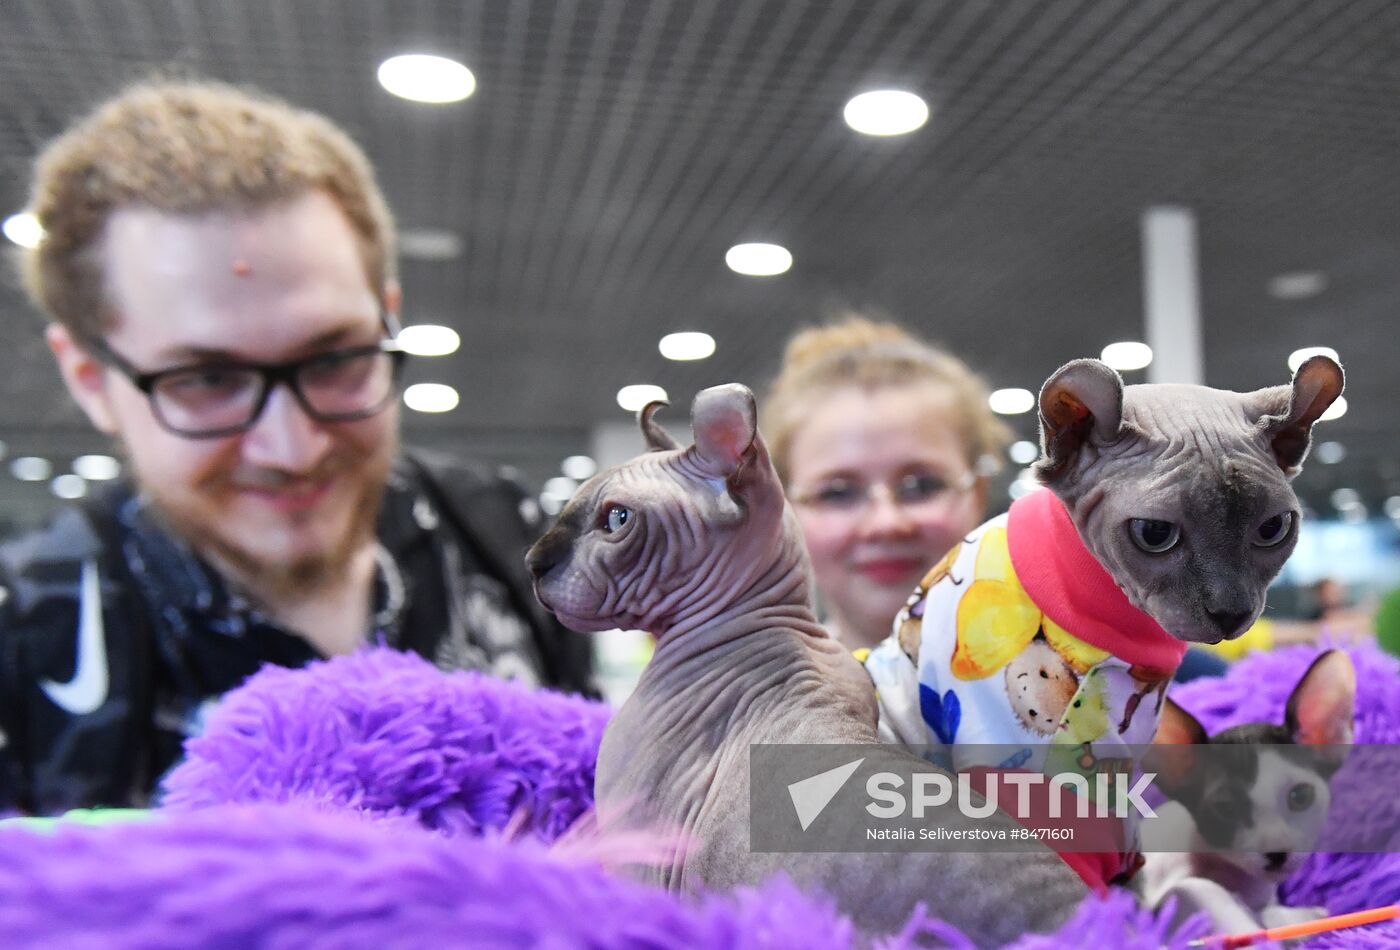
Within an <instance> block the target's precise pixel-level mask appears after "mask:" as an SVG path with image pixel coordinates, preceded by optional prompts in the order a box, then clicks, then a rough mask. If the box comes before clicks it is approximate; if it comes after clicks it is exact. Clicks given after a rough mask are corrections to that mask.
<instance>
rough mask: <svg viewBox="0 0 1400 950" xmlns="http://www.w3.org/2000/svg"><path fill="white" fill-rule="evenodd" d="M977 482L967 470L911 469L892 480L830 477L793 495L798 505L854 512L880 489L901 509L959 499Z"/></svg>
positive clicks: (864, 505)
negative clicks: (956, 473) (949, 473)
mask: <svg viewBox="0 0 1400 950" xmlns="http://www.w3.org/2000/svg"><path fill="white" fill-rule="evenodd" d="M976 483H977V476H976V475H974V474H973V473H971V472H964V473H963V474H961V475H959V476H955V477H954V476H946V475H942V474H939V473H936V472H910V473H908V474H905V475H901V476H900V477H899V478H897V479H895V480H894V481H891V482H880V481H875V482H867V481H864V480H862V479H858V478H844V477H838V478H830V479H827V480H826V481H824V482H821V483H819V484H817V485H814V486H812V487H810V488H804V489H796V490H794V491H793V492H791V493H790V495H789V497H790V498H791V499H792V501H793V503H794V504H797V505H802V506H803V507H806V508H811V509H814V510H817V511H824V512H840V513H843V514H853V513H855V512H858V511H862V510H864V509H865V507H866V506H867V505H868V504H870V503H871V501H872V499H873V498H874V495H875V494H876V493H877V492H885V493H887V495H888V497H889V500H890V502H891V503H892V504H894V505H896V506H897V507H900V508H918V507H922V506H925V505H937V504H944V503H947V502H950V501H952V500H953V499H956V498H957V497H959V496H960V495H962V494H963V493H964V492H966V491H967V490H968V489H970V488H972V486H973V485H975V484H976Z"/></svg>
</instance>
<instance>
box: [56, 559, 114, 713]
mask: <svg viewBox="0 0 1400 950" xmlns="http://www.w3.org/2000/svg"><path fill="white" fill-rule="evenodd" d="M78 596H79V602H80V606H79V608H78V658H77V662H76V663H75V669H74V670H73V678H72V679H71V680H69V681H68V682H66V683H55V682H54V681H53V680H44V681H43V682H42V683H40V684H39V685H40V686H41V687H42V688H43V690H44V692H45V693H47V694H48V697H49V699H51V700H53V703H54V705H55V706H58V707H59V708H60V709H64V710H67V711H68V712H70V713H72V714H73V715H75V716H86V715H87V714H88V713H90V712H92V711H93V710H95V709H97V708H98V707H99V706H101V705H102V704H103V703H105V702H106V701H107V687H108V685H109V681H108V677H107V635H106V633H104V632H103V629H102V589H101V585H100V584H99V581H98V576H97V562H96V561H94V560H92V559H88V560H86V561H84V562H83V574H82V580H81V582H80V584H79V594H78Z"/></svg>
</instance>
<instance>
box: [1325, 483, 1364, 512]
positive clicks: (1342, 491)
mask: <svg viewBox="0 0 1400 950" xmlns="http://www.w3.org/2000/svg"><path fill="white" fill-rule="evenodd" d="M1329 500H1330V501H1331V502H1332V507H1333V508H1336V509H1337V510H1338V511H1340V510H1341V509H1343V508H1350V507H1351V506H1352V505H1359V504H1361V495H1360V493H1358V492H1357V490H1356V489H1355V488H1338V489H1337V490H1336V491H1334V492H1332V494H1331V496H1330V499H1329Z"/></svg>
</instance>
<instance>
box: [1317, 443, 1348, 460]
mask: <svg viewBox="0 0 1400 950" xmlns="http://www.w3.org/2000/svg"><path fill="white" fill-rule="evenodd" d="M1313 455H1314V456H1315V457H1316V458H1317V460H1318V461H1319V462H1321V463H1322V464H1323V465H1336V464H1337V463H1338V462H1340V461H1341V460H1342V459H1344V458H1346V457H1347V450H1346V446H1344V445H1342V443H1340V442H1319V443H1318V445H1317V448H1316V449H1314V450H1313Z"/></svg>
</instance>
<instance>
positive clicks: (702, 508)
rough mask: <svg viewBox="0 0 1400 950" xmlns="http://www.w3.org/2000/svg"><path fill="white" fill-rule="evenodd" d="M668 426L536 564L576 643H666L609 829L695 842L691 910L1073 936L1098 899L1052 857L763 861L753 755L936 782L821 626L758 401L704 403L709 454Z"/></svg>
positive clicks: (633, 723)
mask: <svg viewBox="0 0 1400 950" xmlns="http://www.w3.org/2000/svg"><path fill="white" fill-rule="evenodd" d="M655 409H656V406H655V405H653V406H649V407H648V408H647V410H644V412H643V417H642V425H643V430H644V432H645V433H646V435H647V439H648V444H649V445H650V446H651V447H652V451H651V452H649V453H648V454H646V455H644V456H642V457H640V458H638V459H635V460H633V461H631V462H629V463H626V464H624V465H621V466H619V467H617V468H614V469H610V470H608V471H605V472H603V473H600V474H599V475H597V476H595V477H594V478H593V479H591V480H590V481H588V482H587V483H586V484H585V485H584V486H583V487H582V488H581V489H580V491H579V493H578V494H577V495H576V496H575V498H574V499H573V500H571V501H570V503H569V504H568V506H567V507H566V508H565V509H564V511H563V512H562V513H561V515H560V518H559V521H558V523H557V524H556V526H555V527H554V528H553V529H551V530H550V531H549V532H548V533H547V534H546V535H545V536H544V537H543V538H541V539H540V541H539V542H538V543H537V544H536V545H535V546H534V547H533V548H532V549H531V551H530V553H529V555H528V558H527V561H528V563H529V566H530V569H531V571H532V572H533V574H534V576H535V578H536V591H537V593H538V595H539V597H540V600H541V602H543V603H544V604H545V606H547V607H549V608H550V609H551V610H553V611H554V612H555V613H556V614H557V615H558V617H559V618H560V620H562V621H563V622H564V623H565V624H566V625H568V626H570V627H573V628H574V629H577V630H586V631H596V630H602V629H607V628H611V627H619V626H621V627H630V628H640V629H645V630H648V631H650V632H651V633H653V634H654V635H655V636H656V637H657V646H656V653H655V656H654V658H653V659H652V662H651V663H650V664H649V665H648V667H647V668H646V670H645V671H644V672H643V674H642V678H641V681H640V682H639V684H638V685H637V688H636V691H635V692H634V693H633V694H632V696H631V697H630V698H629V699H628V700H627V702H626V703H625V704H624V705H623V707H622V709H621V710H619V712H618V713H617V715H616V716H615V717H614V719H613V721H612V723H611V724H610V725H609V726H608V730H607V732H606V734H605V735H604V737H603V744H602V748H601V750H600V752H599V757H598V772H597V783H596V792H597V800H598V806H599V813H600V816H601V819H602V821H603V822H604V823H607V822H608V821H610V820H611V821H618V820H622V816H624V815H625V816H626V817H627V819H628V820H630V821H633V822H641V823H649V824H651V825H653V826H659V827H667V828H671V829H676V830H679V831H680V832H681V833H682V834H683V835H684V836H685V837H686V838H687V839H688V840H690V841H692V842H693V844H692V845H691V847H690V848H689V849H688V850H687V851H686V852H685V853H679V852H678V853H677V854H676V855H675V857H674V860H673V861H672V862H671V863H669V864H667V865H665V866H660V867H652V868H647V869H645V870H644V871H643V873H644V875H646V876H648V877H649V878H650V879H652V880H654V881H656V882H658V883H660V884H662V885H664V886H666V887H669V888H671V889H674V890H687V891H693V890H699V889H702V888H708V889H725V888H730V887H734V886H737V885H744V884H752V883H755V882H757V881H760V880H762V879H764V878H766V877H768V876H769V875H771V874H774V873H777V872H785V873H786V874H788V875H789V876H791V877H792V878H793V879H795V880H796V881H798V882H799V883H800V884H802V885H804V886H810V887H815V888H819V889H821V890H823V891H825V892H826V893H828V894H830V895H832V896H833V897H834V898H835V899H836V901H837V902H838V904H839V906H840V907H841V909H842V910H843V911H845V912H846V913H848V914H849V915H851V917H852V918H853V919H854V921H855V922H856V924H857V925H858V926H859V927H860V928H862V930H864V931H865V932H866V933H868V934H880V933H889V932H893V931H895V930H897V929H899V927H900V926H901V925H902V924H903V923H904V922H905V921H906V919H907V918H908V917H909V915H910V914H911V912H912V911H914V909H915V908H916V906H917V905H919V904H921V903H922V904H924V905H925V907H926V908H927V910H928V912H929V913H930V914H931V915H932V916H934V917H942V918H944V919H947V920H949V921H951V922H953V923H955V924H957V925H958V926H960V927H962V928H963V929H964V930H965V931H967V932H968V933H969V934H971V935H973V936H974V938H975V939H977V940H978V941H979V942H981V943H985V944H987V945H1000V944H1002V943H1004V942H1006V941H1008V940H1010V939H1012V938H1014V937H1016V936H1018V935H1020V934H1022V933H1024V932H1027V931H1035V930H1042V931H1043V930H1049V929H1052V928H1054V927H1056V926H1058V925H1059V924H1061V923H1062V922H1063V921H1064V920H1065V918H1067V917H1068V916H1069V914H1070V913H1071V912H1072V910H1073V909H1074V907H1075V906H1076V905H1077V904H1078V902H1079V901H1080V900H1081V899H1082V898H1083V897H1084V895H1085V893H1086V889H1085V887H1084V885H1083V883H1082V882H1081V881H1080V879H1079V878H1078V876H1077V875H1075V874H1074V872H1073V871H1071V870H1070V869H1069V867H1068V866H1067V865H1066V864H1065V863H1064V862H1063V861H1062V860H1061V859H1060V858H1059V857H1057V856H1056V855H1054V854H1053V853H1051V852H1050V851H1048V850H1044V851H1038V852H1034V853H1025V852H1022V853H1016V854H966V853H948V854H934V853H910V854H862V853H834V854H765V853H753V852H751V851H750V850H749V772H748V770H749V746H750V745H751V744H754V743H823V744H829V743H843V744H844V743H851V744H862V745H869V746H871V751H870V757H871V758H875V759H880V758H888V759H889V760H890V763H891V768H896V769H903V770H905V771H907V770H909V769H910V768H919V769H921V770H926V771H933V770H934V767H933V766H931V765H929V764H928V763H925V762H923V761H922V760H919V759H916V758H914V757H912V756H909V755H908V754H907V753H905V752H902V751H900V750H899V749H897V748H894V747H891V746H883V745H880V744H879V742H878V739H877V737H876V732H875V719H876V701H875V695H874V691H873V688H872V686H871V683H870V680H869V678H868V677H867V676H866V674H865V672H864V670H863V669H862V668H861V666H860V664H859V663H858V662H857V661H856V660H855V659H854V658H853V657H852V656H851V655H850V654H849V653H848V652H847V651H846V650H845V649H844V648H842V647H841V645H840V644H839V643H837V642H836V641H835V640H834V639H833V638H832V637H831V636H830V635H829V634H828V633H827V632H826V631H825V630H824V629H823V628H822V627H821V626H820V625H819V624H818V623H817V620H816V618H815V616H814V615H813V613H812V610H811V608H810V606H809V597H810V590H809V571H808V565H807V560H806V553H805V549H804V547H803V544H802V541H801V535H800V532H799V529H798V526H797V523H796V520H795V518H794V516H793V514H792V512H791V510H790V509H789V508H788V507H787V504H786V502H785V500H784V497H783V491H782V486H781V485H780V483H779V481H778V477H777V475H776V473H775V472H774V470H773V467H772V464H771V462H770V461H769V458H768V451H767V448H766V447H765V446H764V443H763V439H762V437H761V436H759V435H758V432H757V427H756V421H755V420H756V412H755V406H754V400H753V395H752V393H750V392H749V391H748V390H747V389H745V388H744V387H742V386H735V385H731V386H720V387H715V388H713V389H709V390H706V391H705V392H702V393H701V394H700V395H699V396H697V397H696V400H695V404H694V407H693V409H692V426H693V429H694V433H695V439H696V442H695V444H694V445H693V446H690V447H689V448H684V449H682V448H681V447H680V446H678V445H676V444H675V443H674V442H673V441H672V440H671V439H670V438H669V437H668V436H667V435H666V434H665V433H664V432H663V431H662V430H661V429H660V428H659V427H658V426H656V425H655V424H654V423H653V422H652V419H651V413H652V412H653V411H654V410H655ZM995 820H1001V819H1000V818H998V819H995ZM966 822H967V820H966V819H963V818H962V817H961V816H959V815H957V814H956V813H952V812H951V810H950V813H949V814H948V815H947V816H946V819H945V823H946V824H947V825H948V826H949V827H957V826H960V825H961V824H965V823H966ZM1005 823H1006V825H1007V827H1008V828H1010V827H1013V826H1012V824H1011V822H1010V819H1005ZM982 827H986V826H985V825H983V826H982Z"/></svg>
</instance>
